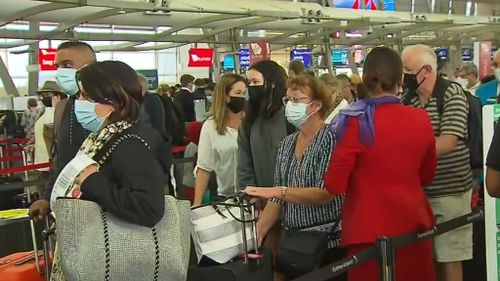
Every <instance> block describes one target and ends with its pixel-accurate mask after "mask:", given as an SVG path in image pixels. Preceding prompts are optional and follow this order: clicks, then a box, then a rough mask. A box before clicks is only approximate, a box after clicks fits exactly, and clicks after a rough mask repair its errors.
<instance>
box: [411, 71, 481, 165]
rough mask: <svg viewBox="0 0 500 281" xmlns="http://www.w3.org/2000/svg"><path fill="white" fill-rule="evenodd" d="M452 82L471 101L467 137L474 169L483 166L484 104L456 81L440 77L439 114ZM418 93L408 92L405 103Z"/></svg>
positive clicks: (441, 111)
mask: <svg viewBox="0 0 500 281" xmlns="http://www.w3.org/2000/svg"><path fill="white" fill-rule="evenodd" d="M451 84H455V85H457V86H459V87H460V89H462V91H464V93H465V96H466V97H467V102H468V103H469V115H468V117H467V131H468V134H467V139H466V144H467V147H468V148H469V152H470V164H471V167H472V169H482V168H483V105H482V103H481V100H479V98H477V97H476V96H474V95H473V94H471V93H470V92H469V91H467V90H465V89H463V88H462V86H461V85H460V84H458V83H456V82H453V81H450V80H447V79H444V78H441V77H439V78H438V79H437V81H436V91H435V92H436V93H437V95H436V99H437V100H436V103H437V110H438V113H439V115H442V114H443V107H444V94H445V93H446V90H447V89H448V87H449V86H451ZM415 95H416V93H414V92H413V93H408V94H407V95H406V96H405V97H404V98H403V103H404V104H406V105H409V104H410V103H411V100H412V98H413V97H414V96H415Z"/></svg>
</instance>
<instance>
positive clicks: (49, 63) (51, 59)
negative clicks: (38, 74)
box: [38, 49, 57, 71]
mask: <svg viewBox="0 0 500 281" xmlns="http://www.w3.org/2000/svg"><path fill="white" fill-rule="evenodd" d="M56 53H57V49H38V65H40V70H42V71H50V70H56V69H57V67H56Z"/></svg>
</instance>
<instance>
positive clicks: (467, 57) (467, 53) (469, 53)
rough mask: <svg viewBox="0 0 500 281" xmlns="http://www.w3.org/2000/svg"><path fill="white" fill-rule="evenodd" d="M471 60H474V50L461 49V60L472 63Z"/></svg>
mask: <svg viewBox="0 0 500 281" xmlns="http://www.w3.org/2000/svg"><path fill="white" fill-rule="evenodd" d="M473 59H474V49H472V48H463V49H462V60H463V61H472V60H473Z"/></svg>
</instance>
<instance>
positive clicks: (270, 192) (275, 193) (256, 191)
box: [243, 186, 282, 199]
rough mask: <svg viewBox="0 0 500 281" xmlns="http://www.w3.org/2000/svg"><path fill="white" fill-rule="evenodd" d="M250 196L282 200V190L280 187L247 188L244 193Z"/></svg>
mask: <svg viewBox="0 0 500 281" xmlns="http://www.w3.org/2000/svg"><path fill="white" fill-rule="evenodd" d="M243 192H245V193H246V194H247V195H249V196H253V197H258V198H264V199H273V198H281V194H282V190H281V188H279V187H254V186H247V188H245V190H244V191H243Z"/></svg>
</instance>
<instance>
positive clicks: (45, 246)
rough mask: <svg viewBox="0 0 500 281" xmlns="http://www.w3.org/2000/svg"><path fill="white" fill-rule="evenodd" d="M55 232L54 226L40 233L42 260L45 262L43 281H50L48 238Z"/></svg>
mask: <svg viewBox="0 0 500 281" xmlns="http://www.w3.org/2000/svg"><path fill="white" fill-rule="evenodd" d="M55 231H56V227H55V225H54V226H52V227H50V228H47V229H44V230H43V231H42V240H43V260H44V261H45V262H44V272H45V280H46V281H49V280H50V265H49V260H50V256H49V252H50V249H49V248H50V246H49V245H50V244H51V242H50V236H51V235H53V234H54V233H55Z"/></svg>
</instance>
